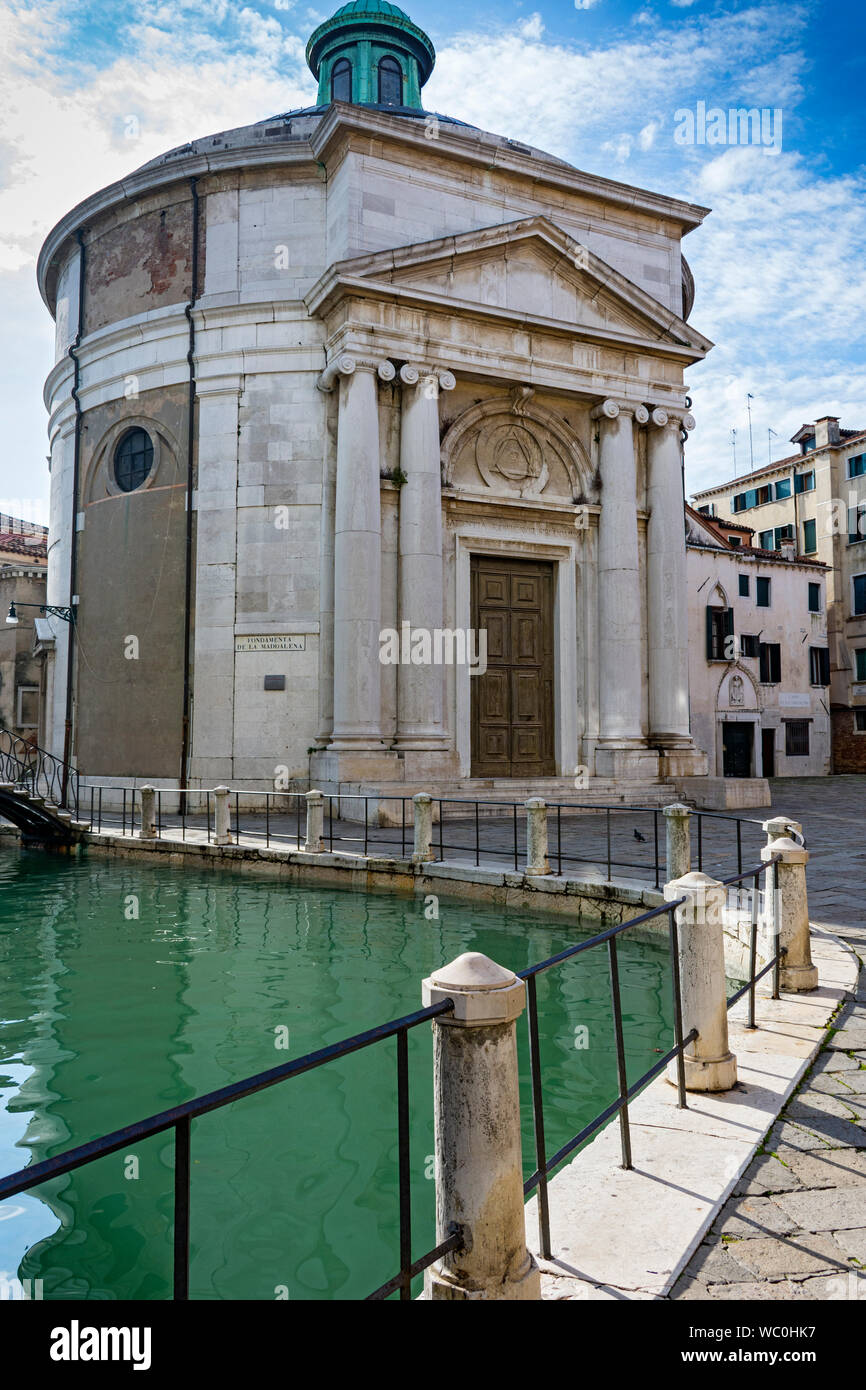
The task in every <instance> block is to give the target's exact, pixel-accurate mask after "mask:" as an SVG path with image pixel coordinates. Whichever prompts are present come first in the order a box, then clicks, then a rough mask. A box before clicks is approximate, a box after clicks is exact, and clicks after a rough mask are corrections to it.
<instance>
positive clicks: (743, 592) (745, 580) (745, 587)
mask: <svg viewBox="0 0 866 1390" xmlns="http://www.w3.org/2000/svg"><path fill="white" fill-rule="evenodd" d="M739 580H740V598H748V597H749V576H748V575H747V574H741V575H740V576H739Z"/></svg>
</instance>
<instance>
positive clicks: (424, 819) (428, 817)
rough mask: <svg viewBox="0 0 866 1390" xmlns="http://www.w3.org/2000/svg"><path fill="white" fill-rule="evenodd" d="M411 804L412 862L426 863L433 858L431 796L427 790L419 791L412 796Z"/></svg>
mask: <svg viewBox="0 0 866 1390" xmlns="http://www.w3.org/2000/svg"><path fill="white" fill-rule="evenodd" d="M412 805H413V806H414V807H415V812H414V817H413V819H414V822H415V843H414V847H413V850H412V863H413V864H426V863H427V861H428V860H430V859H432V858H433V798H432V796H430V794H429V792H419V793H418V795H417V796H413V797H412Z"/></svg>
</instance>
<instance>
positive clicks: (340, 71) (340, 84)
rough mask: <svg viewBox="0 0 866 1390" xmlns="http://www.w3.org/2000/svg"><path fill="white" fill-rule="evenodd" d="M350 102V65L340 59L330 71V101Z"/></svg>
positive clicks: (346, 60) (346, 59) (345, 60)
mask: <svg viewBox="0 0 866 1390" xmlns="http://www.w3.org/2000/svg"><path fill="white" fill-rule="evenodd" d="M351 100H352V64H351V63H350V62H349V60H348V58H340V60H339V62H336V63H335V64H334V66H333V69H332V71H331V101H351Z"/></svg>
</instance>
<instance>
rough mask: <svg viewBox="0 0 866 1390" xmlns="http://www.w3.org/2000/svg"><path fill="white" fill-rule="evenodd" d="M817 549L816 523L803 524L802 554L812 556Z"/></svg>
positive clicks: (807, 522)
mask: <svg viewBox="0 0 866 1390" xmlns="http://www.w3.org/2000/svg"><path fill="white" fill-rule="evenodd" d="M817 549H818V523H817V522H816V521H814V520H813V521H804V522H803V554H804V555H814V554H815V551H816V550H817Z"/></svg>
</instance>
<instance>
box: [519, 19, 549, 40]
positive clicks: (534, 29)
mask: <svg viewBox="0 0 866 1390" xmlns="http://www.w3.org/2000/svg"><path fill="white" fill-rule="evenodd" d="M519 31H520V33H521V34H522V36H523V37H524V38H525V39H540V38H541V35H542V34H543V33H544V23H543V21H542V18H541V15H540V14H537V13H536V14H531V15H530V16H529V18H528V19H524V20H523V21H522V22H521V24H520V26H519Z"/></svg>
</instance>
